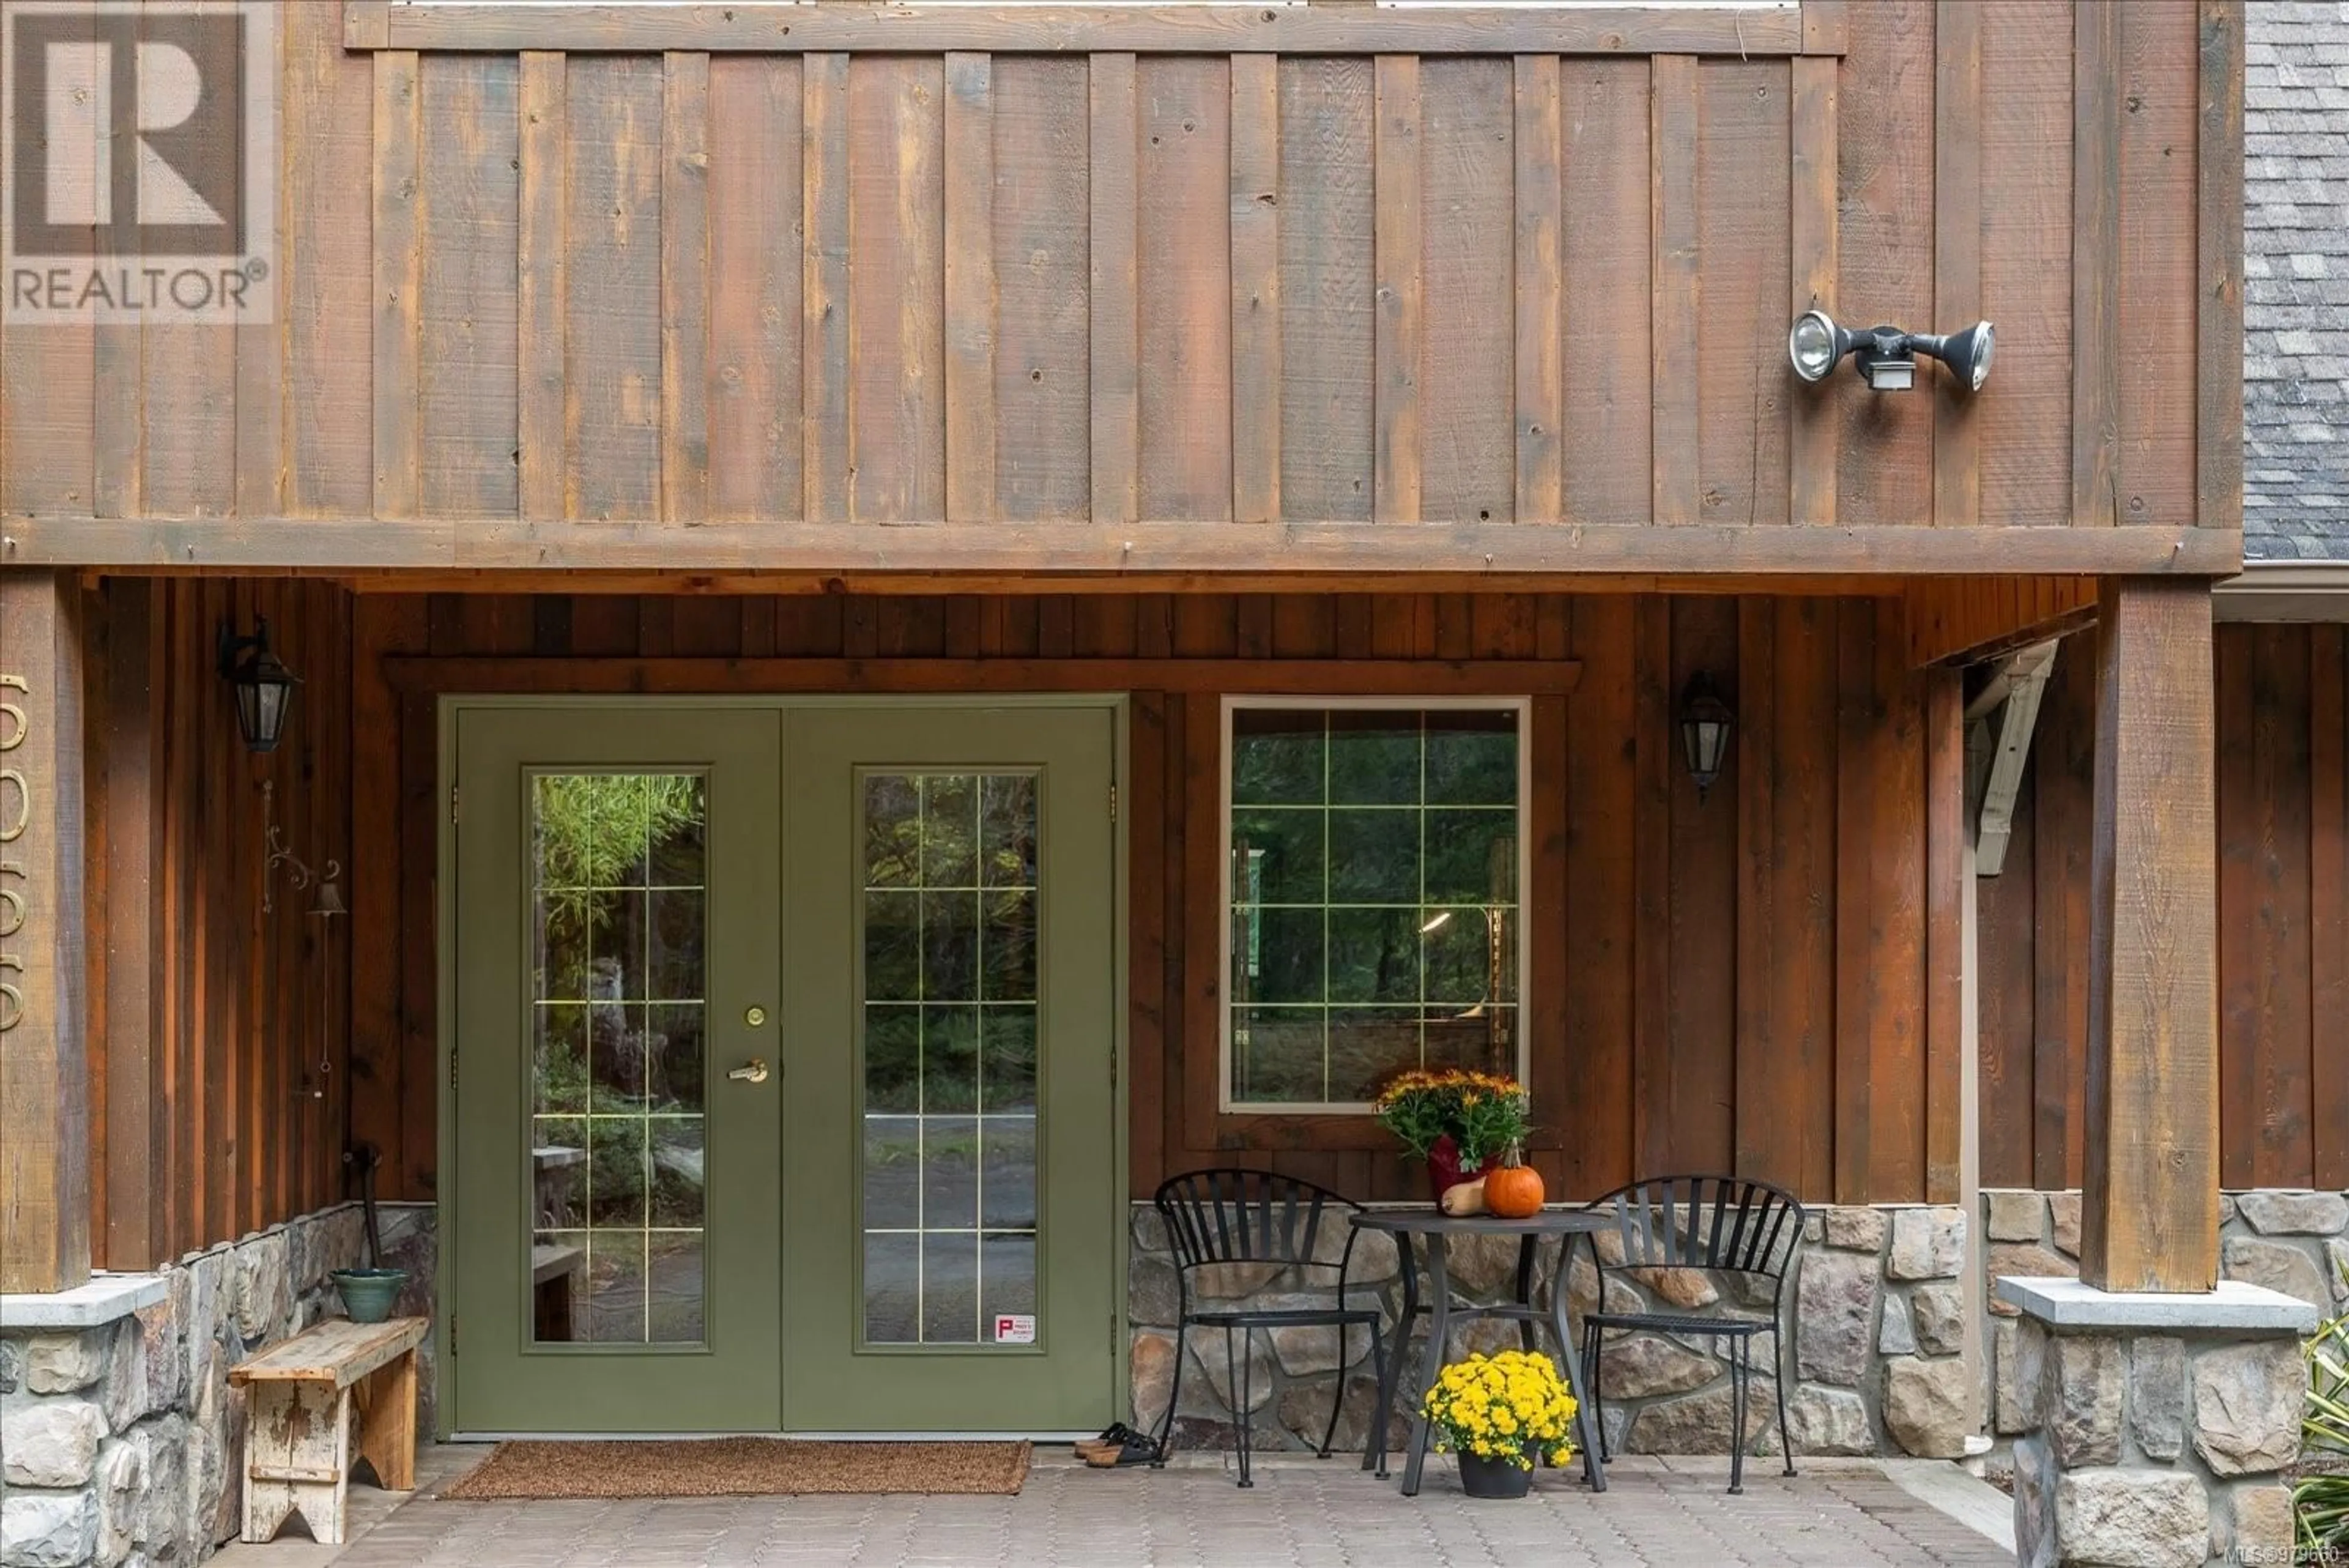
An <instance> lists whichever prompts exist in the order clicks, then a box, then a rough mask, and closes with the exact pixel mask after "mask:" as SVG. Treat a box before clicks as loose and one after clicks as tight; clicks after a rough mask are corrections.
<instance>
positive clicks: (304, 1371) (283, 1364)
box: [228, 1317, 432, 1388]
mask: <svg viewBox="0 0 2349 1568" xmlns="http://www.w3.org/2000/svg"><path fill="white" fill-rule="evenodd" d="M431 1326H432V1325H431V1322H430V1320H429V1319H427V1318H420V1317H396V1318H392V1319H390V1320H388V1322H384V1323H353V1322H352V1321H350V1320H349V1319H348V1318H332V1319H329V1320H327V1321H326V1322H325V1323H320V1324H313V1325H312V1326H311V1327H309V1328H306V1329H304V1330H303V1331H302V1332H301V1333H300V1334H295V1336H294V1337H293V1338H291V1339H285V1340H280V1341H279V1342H278V1343H277V1344H275V1345H271V1346H270V1347H269V1348H268V1349H266V1350H264V1351H261V1352H259V1353H258V1354H256V1355H253V1356H252V1357H250V1358H249V1359H247V1360H244V1361H240V1362H238V1363H237V1364H236V1366H233V1367H231V1368H230V1369H229V1375H228V1380H229V1381H230V1382H231V1383H232V1384H233V1385H235V1386H237V1387H240V1388H242V1387H244V1386H247V1385H248V1384H254V1383H324V1384H326V1385H328V1386H332V1387H336V1388H347V1387H349V1386H351V1385H352V1384H354V1383H357V1381H358V1380H359V1379H360V1378H362V1377H365V1376H367V1375H368V1374H369V1373H371V1372H373V1371H375V1370H376V1368H378V1367H379V1366H386V1365H388V1363H389V1362H390V1361H391V1360H392V1358H393V1357H395V1356H400V1355H407V1354H408V1353H409V1351H411V1350H413V1349H415V1348H416V1347H417V1346H418V1345H421V1344H422V1343H423V1342H424V1336H425V1335H426V1334H428V1333H429V1332H430V1331H431Z"/></svg>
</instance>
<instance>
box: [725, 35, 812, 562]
mask: <svg viewBox="0 0 2349 1568" xmlns="http://www.w3.org/2000/svg"><path fill="white" fill-rule="evenodd" d="M803 112H804V111H803V109H802V106H801V102H800V63H799V62H798V61H797V60H771V59H720V60H714V61H712V62H711V63H710V67H709V120H710V133H709V341H710V354H709V367H708V383H709V390H708V393H707V396H708V398H709V513H710V515H711V516H712V517H714V518H721V519H740V520H743V521H752V520H757V519H762V518H779V517H796V516H799V515H801V507H802V502H803V500H804V491H803V489H802V480H801V472H800V462H801V456H802V452H801V438H800V431H799V418H800V393H801V382H800V358H799V354H800V332H801V328H802V309H801V303H800V301H801V289H802V286H803V282H804V279H803V277H802V264H801V261H800V257H799V250H800V236H801V223H802V214H801V213H800V210H799V206H798V203H797V202H792V201H789V200H784V201H780V202H779V201H777V200H776V199H775V192H776V191H777V189H778V188H779V187H781V188H783V189H788V188H789V187H790V186H791V185H792V184H795V183H797V182H798V181H799V180H800V179H801V177H802V171H803V168H804V165H803V161H802V150H801V134H802V114H803Z"/></svg>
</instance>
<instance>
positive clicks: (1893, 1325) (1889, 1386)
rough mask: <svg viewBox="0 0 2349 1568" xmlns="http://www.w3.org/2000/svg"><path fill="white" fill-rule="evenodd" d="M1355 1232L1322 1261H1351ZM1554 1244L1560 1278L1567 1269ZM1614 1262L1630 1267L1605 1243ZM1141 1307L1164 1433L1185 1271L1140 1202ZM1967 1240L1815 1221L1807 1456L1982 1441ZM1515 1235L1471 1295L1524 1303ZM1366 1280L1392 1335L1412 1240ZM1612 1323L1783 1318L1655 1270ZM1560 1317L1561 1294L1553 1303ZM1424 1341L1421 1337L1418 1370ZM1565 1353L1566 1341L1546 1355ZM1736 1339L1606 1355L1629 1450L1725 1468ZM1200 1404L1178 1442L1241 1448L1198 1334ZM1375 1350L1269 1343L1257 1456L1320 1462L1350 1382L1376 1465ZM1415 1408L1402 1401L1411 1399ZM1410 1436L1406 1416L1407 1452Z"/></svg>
mask: <svg viewBox="0 0 2349 1568" xmlns="http://www.w3.org/2000/svg"><path fill="white" fill-rule="evenodd" d="M1343 1240H1344V1238H1343V1235H1342V1233H1339V1234H1336V1235H1335V1236H1334V1237H1332V1238H1331V1239H1330V1240H1329V1241H1327V1242H1326V1243H1325V1245H1324V1247H1323V1249H1322V1251H1323V1252H1324V1253H1325V1254H1326V1255H1327V1258H1328V1259H1329V1260H1330V1261H1334V1259H1335V1257H1336V1255H1337V1250H1338V1249H1339V1248H1340V1247H1341V1246H1342V1245H1343ZM1554 1245H1555V1244H1554V1243H1546V1244H1545V1251H1544V1253H1543V1264H1542V1266H1543V1268H1544V1269H1545V1270H1547V1269H1548V1268H1549V1266H1550V1260H1551V1258H1552V1257H1553V1256H1554V1254H1553V1253H1552V1252H1551V1251H1549V1250H1548V1249H1549V1248H1550V1247H1552V1246H1554ZM1599 1245H1600V1246H1601V1247H1602V1248H1603V1249H1604V1250H1605V1251H1604V1255H1605V1256H1606V1257H1607V1259H1608V1261H1609V1263H1610V1264H1611V1263H1614V1262H1620V1260H1621V1252H1620V1250H1619V1247H1618V1246H1617V1244H1616V1242H1615V1239H1614V1238H1613V1237H1611V1236H1604V1237H1601V1238H1599ZM1130 1258H1131V1285H1130V1308H1129V1313H1128V1316H1129V1319H1130V1322H1131V1324H1132V1325H1133V1407H1134V1411H1135V1414H1136V1416H1137V1417H1139V1418H1140V1419H1141V1420H1142V1422H1143V1423H1144V1425H1145V1426H1146V1427H1150V1428H1154V1425H1155V1423H1156V1422H1157V1421H1158V1420H1159V1419H1160V1417H1162V1416H1163V1415H1164V1411H1165V1408H1166V1400H1167V1397H1168V1393H1169V1390H1170V1388H1171V1387H1172V1385H1173V1382H1174V1356H1175V1345H1174V1340H1175V1333H1174V1327H1175V1322H1176V1314H1177V1306H1178V1303H1177V1292H1176V1285H1175V1275H1174V1262H1173V1259H1172V1257H1171V1256H1170V1254H1169V1252H1168V1250H1167V1247H1166V1243H1165V1237H1164V1231H1163V1228H1162V1227H1161V1225H1160V1222H1159V1220H1158V1216H1157V1214H1156V1212H1155V1211H1154V1210H1152V1209H1150V1208H1148V1207H1147V1206H1144V1205H1137V1206H1136V1207H1135V1209H1134V1211H1133V1247H1132V1251H1131V1253H1130ZM1966 1258H1967V1227H1966V1222H1965V1214H1964V1211H1963V1210H1960V1209H1956V1208H1951V1207H1922V1206H1900V1207H1885V1208H1826V1209H1819V1210H1812V1211H1811V1214H1810V1216H1809V1219H1808V1220H1807V1224H1806V1242H1805V1245H1804V1247H1803V1250H1802V1252H1801V1254H1800V1256H1799V1258H1798V1259H1797V1261H1796V1266H1795V1273H1794V1276H1793V1278H1792V1279H1790V1281H1789V1282H1788V1284H1787V1288H1786V1300H1785V1314H1784V1321H1785V1324H1786V1326H1787V1336H1786V1337H1787V1343H1786V1345H1785V1355H1784V1362H1783V1365H1785V1366H1786V1367H1787V1368H1788V1369H1789V1371H1790V1372H1791V1375H1792V1376H1793V1379H1794V1380H1793V1381H1792V1382H1791V1383H1790V1384H1789V1386H1788V1401H1787V1424H1788V1429H1789V1431H1790V1433H1791V1435H1792V1438H1793V1442H1794V1446H1795V1451H1796V1452H1797V1453H1813V1454H1878V1453H1882V1454H1901V1453H1909V1454H1919V1455H1927V1456H1931V1457H1938V1458H1951V1457H1955V1456H1957V1455H1959V1454H1961V1452H1963V1450H1964V1446H1965V1439H1966V1437H1967V1436H1968V1434H1969V1433H1971V1430H1972V1429H1973V1428H1972V1407H1971V1397H1970V1393H1971V1383H1970V1381H1969V1378H1968V1375H1967V1372H1966V1368H1965V1363H1964V1361H1963V1359H1962V1354H1961V1353H1962V1348H1963V1346H1962V1341H1963V1321H1964V1309H1963V1288H1964V1286H1963V1275H1964V1272H1965V1267H1966ZM1516 1260H1517V1243H1516V1239H1515V1238H1511V1237H1476V1238H1467V1239H1464V1240H1462V1241H1459V1242H1458V1243H1456V1244H1455V1245H1454V1248H1453V1250H1452V1253H1451V1273H1452V1276H1453V1280H1454V1284H1455V1286H1456V1287H1457V1289H1458V1290H1459V1292H1460V1293H1461V1294H1463V1295H1464V1296H1465V1297H1467V1298H1469V1299H1471V1300H1475V1301H1479V1302H1492V1301H1498V1300H1503V1299H1506V1297H1507V1295H1508V1293H1509V1292H1510V1290H1511V1287H1512V1286H1513V1284H1514V1282H1515V1279H1516ZM1201 1274H1202V1275H1204V1276H1205V1277H1203V1278H1202V1277H1198V1276H1195V1278H1197V1279H1198V1283H1197V1286H1196V1287H1195V1288H1196V1289H1197V1290H1198V1292H1199V1294H1200V1295H1201V1296H1202V1297H1206V1298H1210V1299H1209V1300H1208V1301H1207V1302H1206V1304H1210V1305H1212V1304H1216V1303H1221V1302H1223V1301H1226V1300H1237V1299H1241V1298H1245V1299H1247V1300H1248V1301H1249V1302H1250V1303H1263V1304H1273V1305H1279V1304H1288V1303H1298V1304H1302V1303H1309V1302H1316V1303H1318V1302H1322V1301H1326V1300H1327V1299H1328V1294H1329V1293H1328V1292H1327V1290H1326V1288H1320V1289H1317V1288H1315V1286H1316V1285H1317V1284H1318V1283H1319V1281H1320V1280H1323V1279H1326V1276H1315V1275H1308V1274H1304V1273H1301V1272H1298V1273H1290V1274H1282V1273H1279V1272H1274V1271H1269V1270H1264V1269H1257V1270H1247V1271H1243V1270H1226V1271H1222V1272H1220V1276H1219V1275H1218V1272H1217V1271H1202V1272H1201ZM1351 1278H1352V1279H1353V1281H1354V1282H1356V1283H1357V1284H1358V1285H1361V1286H1364V1287H1367V1290H1368V1293H1369V1297H1368V1299H1372V1300H1376V1301H1379V1302H1381V1303H1383V1304H1384V1306H1385V1307H1386V1309H1387V1313H1388V1321H1390V1322H1392V1321H1393V1318H1394V1315H1395V1314H1397V1313H1399V1312H1400V1310H1401V1306H1402V1282H1401V1279H1400V1277H1399V1272H1398V1264H1397V1258H1396V1253H1395V1250H1394V1247H1393V1244H1392V1242H1391V1241H1388V1240H1387V1238H1385V1237H1384V1236H1383V1235H1380V1234H1377V1233H1366V1234H1365V1235H1364V1236H1363V1238H1362V1241H1361V1243H1360V1244H1359V1245H1358V1247H1357V1249H1356V1252H1355V1259H1354V1268H1353V1271H1352V1275H1351ZM1598 1288H1599V1275H1598V1272H1597V1271H1596V1270H1595V1269H1594V1268H1593V1267H1592V1264H1591V1261H1590V1256H1589V1251H1588V1246H1587V1245H1586V1244H1583V1243H1580V1242H1578V1243H1577V1248H1576V1256H1575V1258H1574V1261H1573V1263H1572V1265H1571V1267H1570V1269H1569V1271H1568V1296H1567V1302H1568V1328H1569V1331H1570V1332H1571V1333H1572V1334H1573V1335H1574V1338H1575V1344H1576V1346H1577V1348H1579V1346H1580V1344H1581V1334H1582V1316H1583V1314H1584V1313H1585V1312H1586V1311H1588V1310H1589V1309H1590V1307H1591V1306H1592V1304H1593V1303H1594V1302H1595V1301H1596V1299H1597V1294H1598ZM1607 1298H1608V1299H1607V1305H1608V1310H1609V1311H1614V1312H1641V1311H1658V1312H1668V1313H1672V1314H1682V1315H1694V1316H1700V1317H1704V1316H1724V1317H1744V1318H1753V1317H1765V1316H1767V1315H1768V1314H1769V1307H1770V1296H1769V1293H1768V1284H1767V1282H1766V1281H1762V1280H1758V1279H1755V1278H1753V1277H1750V1276H1746V1275H1742V1274H1735V1273H1715V1274H1704V1273H1692V1272H1650V1273H1640V1274H1637V1275H1634V1274H1631V1273H1618V1272H1614V1271H1613V1270H1612V1269H1611V1268H1610V1269H1609V1273H1608V1276H1607ZM1537 1300H1539V1301H1540V1302H1542V1303H1544V1304H1547V1295H1546V1294H1545V1295H1540V1296H1537ZM1423 1340H1424V1329H1422V1330H1421V1332H1420V1334H1419V1335H1418V1337H1416V1338H1415V1339H1414V1341H1413V1347H1412V1351H1411V1362H1410V1363H1409V1364H1410V1365H1412V1366H1416V1365H1417V1360H1418V1357H1419V1356H1420V1355H1421V1354H1422V1345H1423ZM1516 1343H1517V1329H1516V1325H1515V1324H1507V1323H1478V1324H1468V1325H1466V1326H1464V1327H1463V1328H1459V1329H1456V1330H1454V1339H1453V1343H1452V1345H1451V1346H1450V1347H1449V1355H1448V1357H1447V1358H1456V1357H1458V1356H1461V1355H1467V1354H1469V1353H1470V1352H1472V1351H1477V1350H1483V1351H1488V1352H1489V1351H1493V1350H1498V1349H1504V1348H1509V1347H1512V1346H1514V1345H1516ZM1541 1343H1542V1344H1543V1345H1544V1347H1545V1348H1548V1345H1547V1336H1545V1337H1544V1339H1543V1340H1542V1342H1541ZM1731 1343H1732V1342H1730V1341H1726V1340H1719V1339H1713V1338H1710V1337H1708V1336H1705V1335H1702V1334H1653V1333H1644V1332H1642V1333H1630V1332H1616V1333H1613V1334H1610V1335H1609V1338H1608V1340H1607V1342H1606V1345H1605V1348H1604V1349H1603V1351H1602V1352H1601V1357H1602V1363H1603V1366H1602V1371H1601V1381H1602V1385H1603V1386H1604V1389H1605V1392H1606V1398H1605V1402H1604V1403H1605V1409H1606V1422H1607V1431H1608V1440H1609V1446H1610V1447H1612V1448H1613V1449H1616V1450H1617V1451H1619V1452H1626V1453H1671V1454H1706V1453H1713V1454H1725V1453H1727V1452H1728V1451H1729V1447H1730V1443H1731V1441H1732V1438H1731V1427H1732V1423H1733V1420H1734V1407H1733V1401H1732V1396H1731V1389H1730V1380H1729V1364H1728V1361H1727V1359H1726V1353H1727V1351H1728V1349H1729V1347H1730V1345H1731ZM1773 1348H1774V1345H1773V1336H1771V1335H1768V1334H1764V1335H1763V1336H1761V1337H1760V1338H1758V1339H1757V1340H1756V1342H1755V1345H1754V1389H1753V1395H1752V1397H1751V1400H1750V1403H1749V1405H1748V1408H1747V1415H1746V1427H1745V1433H1744V1437H1745V1441H1746V1444H1747V1449H1748V1451H1749V1452H1751V1453H1755V1454H1775V1453H1776V1452H1778V1449H1779V1440H1778V1425H1777V1384H1776V1372H1775V1366H1774V1361H1773V1356H1772V1351H1773ZM1369 1356H1370V1342H1369V1336H1368V1335H1367V1334H1361V1333H1355V1334H1350V1335H1349V1336H1348V1339H1347V1343H1346V1344H1345V1345H1344V1346H1343V1347H1342V1353H1341V1348H1340V1344H1339V1340H1338V1334H1337V1332H1336V1331H1335V1330H1331V1329H1301V1328H1299V1329H1281V1330H1278V1331H1275V1332H1273V1333H1271V1334H1257V1336H1256V1342H1255V1346H1254V1349H1253V1351H1252V1353H1251V1358H1250V1366H1249V1369H1248V1376H1247V1378H1246V1379H1245V1381H1246V1382H1247V1385H1248V1386H1249V1392H1250V1399H1249V1403H1250V1405H1251V1406H1252V1407H1253V1415H1254V1428H1253V1429H1254V1439H1253V1440H1254V1441H1255V1443H1256V1445H1257V1447H1259V1448H1263V1449H1281V1448H1289V1449H1302V1448H1310V1447H1313V1446H1315V1445H1317V1444H1319V1441H1320V1438H1321V1431H1322V1428H1323V1424H1324V1423H1325V1422H1326V1421H1327V1420H1328V1419H1329V1416H1330V1403H1331V1401H1332V1400H1333V1399H1334V1398H1337V1397H1338V1396H1339V1389H1340V1381H1341V1379H1342V1382H1343V1385H1344V1405H1343V1407H1342V1409H1341V1411H1340V1418H1339V1423H1338V1433H1337V1444H1338V1446H1339V1447H1341V1448H1350V1449H1360V1448H1361V1446H1362V1442H1363V1439H1364V1438H1365V1437H1366V1435H1367V1434H1368V1432H1369V1429H1370V1428H1369V1423H1370V1420H1371V1410H1372V1408H1373V1407H1374V1406H1375V1405H1376V1403H1377V1392H1376V1390H1377V1382H1376V1373H1375V1369H1374V1368H1373V1367H1372V1366H1371V1364H1370V1360H1369ZM1185 1358H1186V1359H1185V1365H1184V1371H1183V1386H1182V1403H1181V1405H1180V1407H1178V1408H1177V1410H1176V1413H1175V1422H1174V1428H1175V1434H1176V1439H1177V1442H1178V1444H1179V1445H1180V1446H1182V1447H1185V1448H1201V1447H1205V1448H1218V1447H1228V1446H1230V1444H1231V1443H1232V1441H1233V1436H1234V1428H1233V1411H1234V1406H1235V1397H1236V1395H1237V1392H1238V1387H1237V1386H1238V1384H1239V1383H1240V1382H1241V1381H1242V1379H1239V1378H1236V1377H1234V1376H1232V1375H1231V1374H1230V1373H1228V1372H1227V1371H1226V1350H1225V1344H1224V1336H1223V1334H1222V1333H1221V1332H1220V1331H1219V1330H1216V1329H1194V1330H1192V1331H1191V1334H1189V1336H1188V1344H1187V1346H1186V1348H1185ZM1398 1404H1399V1405H1400V1404H1401V1401H1398ZM1390 1436H1391V1439H1392V1441H1393V1442H1396V1443H1400V1441H1401V1439H1402V1422H1401V1420H1400V1419H1399V1418H1394V1417H1391V1425H1390Z"/></svg>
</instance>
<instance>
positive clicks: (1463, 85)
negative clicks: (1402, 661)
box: [1420, 59, 1516, 523]
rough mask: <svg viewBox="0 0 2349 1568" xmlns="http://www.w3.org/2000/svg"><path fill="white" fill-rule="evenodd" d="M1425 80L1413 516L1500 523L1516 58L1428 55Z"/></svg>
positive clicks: (1507, 481) (1511, 480)
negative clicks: (1416, 507)
mask: <svg viewBox="0 0 2349 1568" xmlns="http://www.w3.org/2000/svg"><path fill="white" fill-rule="evenodd" d="M1420 78H1421V99H1422V108H1423V124H1422V127H1421V133H1420V143H1421V153H1420V165H1421V169H1420V172H1421V176H1422V179H1423V188H1422V191H1421V194H1420V213H1421V220H1422V222H1421V228H1422V233H1421V245H1422V248H1423V255H1422V257H1421V261H1420V270H1421V277H1422V280H1423V302H1422V306H1421V311H1422V317H1421V318H1422V323H1423V326H1422V331H1423V335H1424V336H1423V353H1422V359H1421V380H1420V406H1421V416H1420V417H1421V429H1422V432H1423V452H1422V454H1421V460H1420V470H1421V472H1420V488H1421V494H1420V514H1421V515H1422V516H1423V517H1429V518H1433V519H1436V520H1438V521H1442V522H1458V523H1468V522H1475V523H1505V522H1508V521H1510V520H1511V519H1512V518H1513V517H1514V515H1515V507H1516V431H1515V427H1516V367H1515V364H1514V362H1513V351H1514V348H1515V344H1516V302H1515V297H1514V296H1515V285H1516V279H1515V275H1514V268H1515V265H1516V238H1515V228H1516V198H1515V187H1516V153H1515V150H1514V146H1513V139H1514V133H1515V123H1516V108H1515V104H1514V102H1513V95H1512V92H1511V66H1510V63H1509V62H1508V61H1506V60H1504V59H1475V60H1430V61H1427V62H1425V63H1424V64H1423V65H1422V67H1420ZM1426 344H1433V345H1438V346H1439V348H1438V351H1436V352H1433V353H1428V352H1425V350H1424V345H1426Z"/></svg>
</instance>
